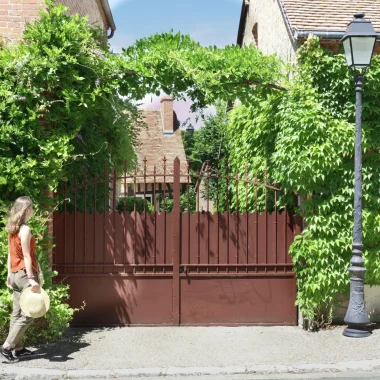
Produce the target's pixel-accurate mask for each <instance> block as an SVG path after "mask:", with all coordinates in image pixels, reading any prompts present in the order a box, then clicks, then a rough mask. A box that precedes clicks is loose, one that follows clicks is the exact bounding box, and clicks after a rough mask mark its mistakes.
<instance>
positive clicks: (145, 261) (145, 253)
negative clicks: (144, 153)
mask: <svg viewBox="0 0 380 380" xmlns="http://www.w3.org/2000/svg"><path fill="white" fill-rule="evenodd" d="M146 243H147V234H146V157H144V264H145V265H146V263H147V260H146V256H147V247H146ZM145 272H146V268H144V273H145Z"/></svg>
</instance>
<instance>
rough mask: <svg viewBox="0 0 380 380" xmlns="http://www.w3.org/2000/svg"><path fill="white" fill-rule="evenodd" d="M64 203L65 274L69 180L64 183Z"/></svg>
mask: <svg viewBox="0 0 380 380" xmlns="http://www.w3.org/2000/svg"><path fill="white" fill-rule="evenodd" d="M63 194H64V196H63V204H64V207H63V209H64V213H65V216H64V227H63V228H64V232H63V235H64V239H65V241H64V253H63V255H64V256H63V264H64V267H63V268H64V269H63V273H64V274H65V273H66V268H67V267H66V264H67V244H66V242H67V225H66V216H67V200H66V197H67V182H65V184H64V190H63Z"/></svg>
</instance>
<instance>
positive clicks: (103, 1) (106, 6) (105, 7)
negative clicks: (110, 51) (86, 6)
mask: <svg viewBox="0 0 380 380" xmlns="http://www.w3.org/2000/svg"><path fill="white" fill-rule="evenodd" d="M101 4H102V7H103V10H104V13H105V15H106V17H107V22H108V26H109V27H110V28H111V35H110V36H109V37H108V38H112V37H113V34H114V32H115V30H116V25H115V21H114V19H113V16H112V12H111V8H110V5H109V2H108V0H101Z"/></svg>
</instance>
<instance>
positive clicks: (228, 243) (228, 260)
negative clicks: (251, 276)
mask: <svg viewBox="0 0 380 380" xmlns="http://www.w3.org/2000/svg"><path fill="white" fill-rule="evenodd" d="M228 174H229V173H228V161H226V212H227V265H228V264H229V263H230V210H229V203H228V195H229V192H228ZM226 272H227V273H228V272H229V270H228V266H227V269H226Z"/></svg>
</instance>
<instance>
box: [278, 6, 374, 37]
mask: <svg viewBox="0 0 380 380" xmlns="http://www.w3.org/2000/svg"><path fill="white" fill-rule="evenodd" d="M280 1H281V3H282V6H283V8H284V11H285V14H286V16H287V18H288V20H289V23H290V27H291V29H292V31H293V32H294V31H295V30H331V31H345V30H346V28H347V25H348V24H349V23H350V21H351V20H352V19H353V16H354V14H355V13H356V12H364V13H365V18H366V19H369V20H371V21H372V24H373V26H374V28H375V30H376V31H380V1H379V0H280Z"/></svg>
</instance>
